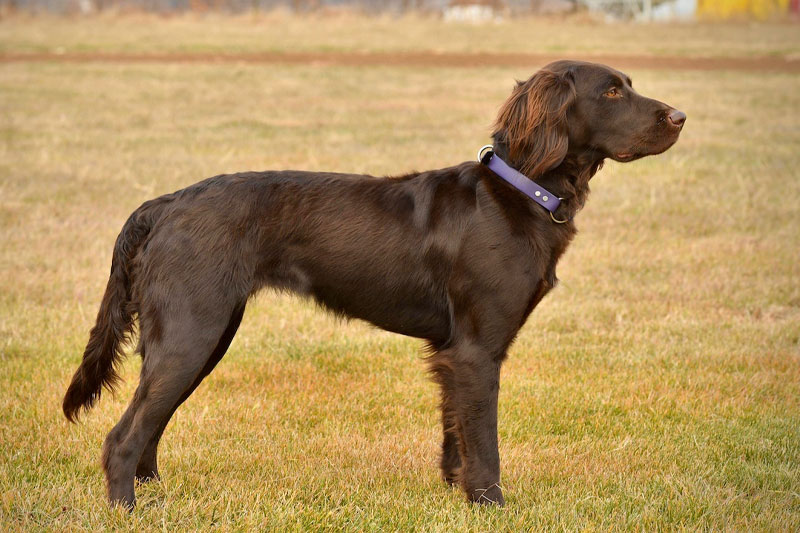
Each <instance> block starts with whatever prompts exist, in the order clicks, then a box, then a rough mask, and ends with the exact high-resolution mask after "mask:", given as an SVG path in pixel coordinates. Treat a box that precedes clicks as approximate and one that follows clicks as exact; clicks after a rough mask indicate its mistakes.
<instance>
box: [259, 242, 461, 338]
mask: <svg viewBox="0 0 800 533" xmlns="http://www.w3.org/2000/svg"><path fill="white" fill-rule="evenodd" d="M420 259H421V258H419V257H409V255H408V254H406V255H405V256H404V255H403V254H401V253H397V251H395V253H392V254H387V253H386V250H378V251H375V252H374V253H370V252H369V251H368V250H366V251H365V250H362V251H361V252H360V253H345V254H329V253H326V250H325V247H324V246H312V247H302V249H296V248H295V249H293V250H287V251H286V252H285V253H283V254H281V259H280V260H279V261H278V262H277V263H273V264H272V265H271V266H270V268H269V269H268V272H265V274H266V275H265V279H264V281H265V284H266V285H269V286H273V287H277V288H280V289H288V290H290V291H292V292H296V293H299V294H301V295H305V296H310V297H312V298H314V300H316V301H317V302H318V303H320V304H321V305H322V306H324V307H325V308H327V309H329V310H331V311H333V312H334V313H336V314H338V315H342V316H347V317H351V318H358V319H361V320H365V321H367V322H370V323H372V324H374V325H375V326H378V327H379V328H382V329H385V330H387V331H391V332H395V333H400V334H403V335H408V336H411V337H418V338H423V339H428V340H430V341H432V342H434V343H442V342H444V341H445V340H447V338H448V337H449V334H450V318H449V308H448V304H447V297H446V294H444V293H443V291H442V290H440V289H439V288H438V287H440V286H441V285H443V284H442V283H440V282H437V280H436V279H435V276H436V272H433V271H431V269H430V268H428V267H426V266H425V265H422V264H419V260H420Z"/></svg>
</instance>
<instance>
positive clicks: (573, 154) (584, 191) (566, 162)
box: [494, 137, 603, 218]
mask: <svg viewBox="0 0 800 533" xmlns="http://www.w3.org/2000/svg"><path fill="white" fill-rule="evenodd" d="M494 152H495V153H496V154H497V155H498V156H499V157H500V158H501V159H503V161H505V162H506V163H507V164H508V165H509V166H511V167H512V168H515V169H520V168H526V167H528V166H530V165H526V161H524V160H523V159H522V158H520V157H517V158H513V157H510V156H509V155H508V150H507V147H506V144H505V142H503V140H502V139H499V138H497V137H495V142H494ZM602 166H603V157H602V156H601V155H600V154H598V153H597V152H596V151H594V150H575V151H573V150H569V151H568V152H567V155H566V157H564V159H563V160H562V161H561V163H559V164H558V166H556V167H555V168H552V169H550V170H548V171H547V172H545V173H544V174H541V175H539V176H528V179H530V180H532V181H535V182H536V183H538V184H539V185H541V186H542V187H544V188H545V189H547V190H548V191H550V192H552V193H553V194H555V195H557V196H558V197H559V198H562V201H561V205H560V206H559V208H558V213H557V214H558V215H559V216H561V217H567V218H572V217H574V216H575V214H576V213H577V212H578V211H580V210H581V209H582V208H583V206H584V204H585V203H586V198H587V197H588V196H589V180H591V179H592V176H594V175H595V174H596V173H597V171H598V170H600V168H601V167H602Z"/></svg>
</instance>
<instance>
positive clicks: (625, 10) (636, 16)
mask: <svg viewBox="0 0 800 533" xmlns="http://www.w3.org/2000/svg"><path fill="white" fill-rule="evenodd" d="M799 4H800V1H799V0H0V6H3V7H4V8H5V9H6V10H22V11H29V12H30V11H47V12H51V13H84V14H86V13H94V12H98V11H105V10H109V9H111V10H137V11H149V12H156V13H182V12H187V11H194V12H197V11H219V12H226V13H242V12H247V11H254V10H274V9H276V8H286V9H289V10H291V11H292V12H294V13H308V12H311V11H318V10H328V9H341V8H350V9H357V10H359V11H362V12H365V13H372V14H375V13H394V14H399V13H408V12H412V11H413V12H424V13H436V14H440V15H442V16H443V17H444V19H445V20H468V21H485V20H492V19H497V18H501V17H504V16H516V15H531V14H533V15H552V14H567V13H575V12H581V11H585V12H588V13H592V14H594V15H596V16H598V17H600V18H602V19H604V20H638V21H674V20H695V19H698V18H701V19H743V18H749V17H752V18H757V19H765V18H771V17H772V18H775V17H780V16H785V15H788V14H794V15H795V16H797V15H798V13H799V12H800V11H799V10H800V7H799Z"/></svg>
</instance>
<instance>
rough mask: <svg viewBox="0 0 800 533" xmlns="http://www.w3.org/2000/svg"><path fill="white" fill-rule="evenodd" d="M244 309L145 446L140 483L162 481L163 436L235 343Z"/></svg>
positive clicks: (138, 468) (138, 469)
mask: <svg viewBox="0 0 800 533" xmlns="http://www.w3.org/2000/svg"><path fill="white" fill-rule="evenodd" d="M244 308H245V304H242V305H241V306H240V307H239V308H238V309H237V310H236V311H234V312H233V315H232V316H231V319H230V322H228V327H227V328H226V329H225V332H224V333H223V334H222V337H221V338H220V340H219V342H218V343H217V347H216V348H214V351H213V352H212V353H211V357H209V358H208V361H206V364H205V366H204V367H203V370H201V371H200V375H198V376H197V378H196V379H195V380H194V383H192V385H191V386H190V387H189V388H188V389H187V390H186V392H184V393H183V395H181V397H180V398H179V399H178V401H177V402H176V403H175V405H174V406H173V407H172V411H171V412H170V414H169V415H168V416H167V417H166V419H165V420H164V422H163V423H162V424H161V426H160V427H159V428H158V431H156V433H155V435H153V437H152V438H151V439H150V441H149V442H148V443H147V446H145V448H144V452H142V457H141V458H140V459H139V464H137V465H136V479H137V480H139V481H140V482H146V481H150V480H152V479H160V475H159V473H158V443H159V442H160V441H161V436H162V434H163V433H164V430H165V429H166V427H167V424H169V421H170V419H171V418H172V415H174V414H175V411H176V410H177V409H178V407H180V406H181V404H183V402H185V401H186V400H187V399H188V398H189V396H191V395H192V393H193V392H194V391H195V389H196V388H197V387H198V386H199V385H200V382H201V381H203V379H204V378H205V377H206V376H208V375H209V374H210V373H211V371H212V370H214V367H216V366H217V363H219V362H220V360H221V359H222V357H223V356H224V355H225V352H227V351H228V347H229V346H230V345H231V341H233V337H234V335H236V331H237V330H238V329H239V324H241V322H242V316H243V315H244Z"/></svg>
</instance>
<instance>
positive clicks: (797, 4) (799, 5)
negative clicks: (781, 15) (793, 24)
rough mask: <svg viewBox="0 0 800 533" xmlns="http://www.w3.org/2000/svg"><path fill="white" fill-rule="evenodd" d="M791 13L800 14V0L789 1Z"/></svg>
mask: <svg viewBox="0 0 800 533" xmlns="http://www.w3.org/2000/svg"><path fill="white" fill-rule="evenodd" d="M789 13H794V14H795V15H799V14H800V0H790V1H789Z"/></svg>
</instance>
